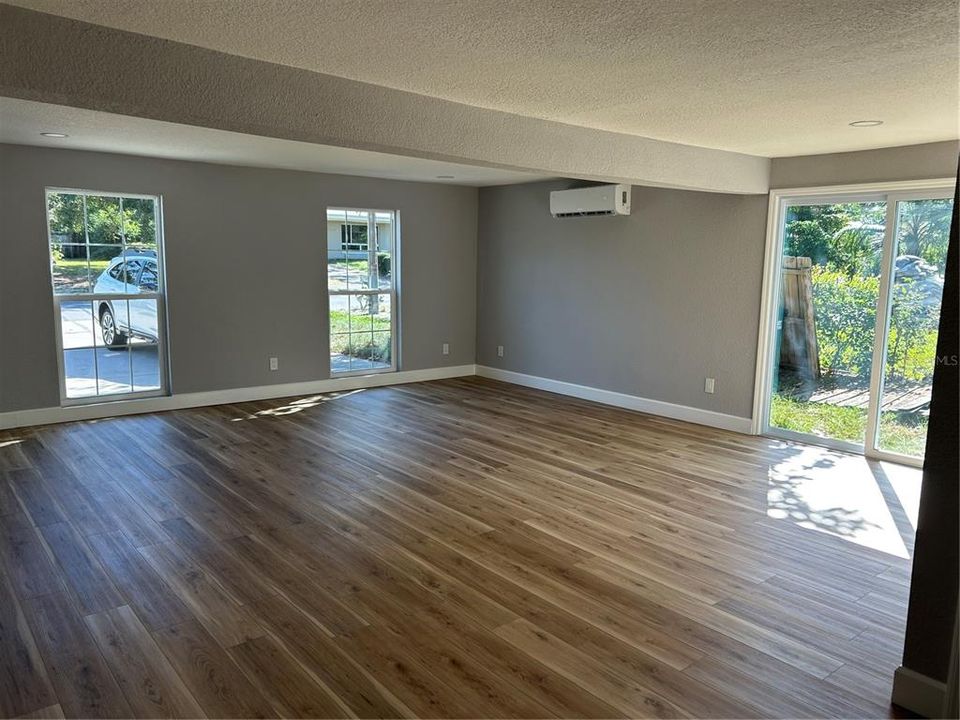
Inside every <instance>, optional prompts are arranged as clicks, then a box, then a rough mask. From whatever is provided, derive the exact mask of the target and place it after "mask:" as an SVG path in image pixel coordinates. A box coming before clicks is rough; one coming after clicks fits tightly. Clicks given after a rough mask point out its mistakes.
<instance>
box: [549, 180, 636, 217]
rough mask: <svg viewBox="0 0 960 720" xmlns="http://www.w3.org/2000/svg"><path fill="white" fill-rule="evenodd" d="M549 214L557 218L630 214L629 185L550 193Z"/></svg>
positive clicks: (602, 186)
mask: <svg viewBox="0 0 960 720" xmlns="http://www.w3.org/2000/svg"><path fill="white" fill-rule="evenodd" d="M550 214H551V215H553V216H554V217H557V218H565V217H584V216H601V215H629V214H630V186H629V185H594V186H593V187H585V188H576V189H575V190H554V191H553V192H551V193H550Z"/></svg>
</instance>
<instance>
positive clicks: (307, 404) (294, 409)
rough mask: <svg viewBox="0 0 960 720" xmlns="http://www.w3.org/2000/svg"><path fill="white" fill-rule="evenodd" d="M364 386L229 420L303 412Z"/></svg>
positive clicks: (345, 395)
mask: <svg viewBox="0 0 960 720" xmlns="http://www.w3.org/2000/svg"><path fill="white" fill-rule="evenodd" d="M363 390H364V388H357V389H356V390H346V391H344V392H334V393H326V394H324V395H311V396H309V397H303V398H299V399H298V400H292V401H290V402H289V403H288V404H286V405H278V406H277V407H275V408H268V409H266V410H258V411H257V412H255V413H253V414H252V415H244V416H243V417H237V418H231V420H230V422H240V421H242V420H256V419H257V418H260V417H270V416H277V415H292V414H293V413H298V412H303V411H304V410H309V409H310V408H313V407H316V406H317V405H320V404H322V403H325V402H330V401H331V400H339V399H340V398H343V397H347V396H349V395H355V394H357V393H360V392H363Z"/></svg>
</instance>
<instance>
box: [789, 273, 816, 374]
mask: <svg viewBox="0 0 960 720" xmlns="http://www.w3.org/2000/svg"><path fill="white" fill-rule="evenodd" d="M812 264H813V263H812V262H811V260H810V258H808V257H791V256H785V257H784V258H783V282H782V283H781V285H782V287H783V331H782V333H781V335H780V367H782V368H789V369H791V370H796V371H798V372H800V373H801V374H802V375H803V376H804V377H809V378H818V377H820V354H819V351H818V348H817V321H816V318H815V317H814V313H813V281H812V279H811V277H810V268H811V266H812Z"/></svg>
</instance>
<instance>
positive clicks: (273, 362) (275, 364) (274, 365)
mask: <svg viewBox="0 0 960 720" xmlns="http://www.w3.org/2000/svg"><path fill="white" fill-rule="evenodd" d="M270 369H271V370H279V369H280V361H279V360H278V359H277V358H275V357H272V358H270Z"/></svg>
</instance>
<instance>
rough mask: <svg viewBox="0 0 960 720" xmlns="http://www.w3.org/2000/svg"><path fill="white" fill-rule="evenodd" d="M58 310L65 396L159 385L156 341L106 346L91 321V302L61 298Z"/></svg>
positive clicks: (141, 388) (149, 387) (158, 386)
mask: <svg viewBox="0 0 960 720" xmlns="http://www.w3.org/2000/svg"><path fill="white" fill-rule="evenodd" d="M60 309H61V310H60V312H61V314H60V325H61V331H62V333H63V336H62V337H63V351H64V352H63V365H64V375H65V380H66V386H67V397H70V398H78V397H91V396H93V395H117V394H120V393H129V392H143V391H149V390H157V389H159V388H160V354H159V348H158V347H157V345H156V343H150V342H146V341H143V340H140V339H134V340H133V342H131V343H130V344H129V345H127V346H125V347H121V348H119V349H117V350H113V349H110V348H106V347H104V345H103V338H102V337H101V336H100V328H99V325H97V324H96V322H95V321H94V312H93V307H92V305H91V303H89V302H83V301H65V302H63V303H61V306H60Z"/></svg>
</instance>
